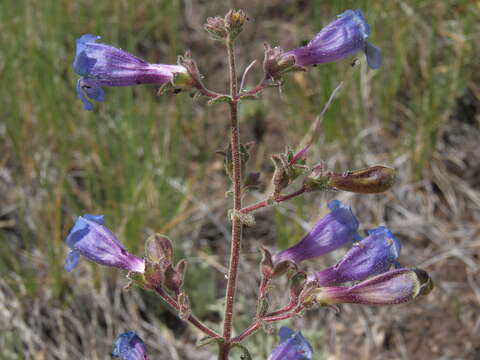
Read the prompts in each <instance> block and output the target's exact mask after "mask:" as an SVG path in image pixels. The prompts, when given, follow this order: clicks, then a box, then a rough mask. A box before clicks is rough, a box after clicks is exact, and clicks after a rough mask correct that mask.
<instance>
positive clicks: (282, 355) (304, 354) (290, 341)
mask: <svg viewBox="0 0 480 360" xmlns="http://www.w3.org/2000/svg"><path fill="white" fill-rule="evenodd" d="M278 334H279V335H280V345H278V346H277V347H276V348H275V349H273V351H272V353H271V354H270V356H269V357H268V360H312V358H313V350H312V346H311V345H310V344H309V342H308V341H307V340H305V338H304V337H303V335H302V333H301V332H299V331H298V332H294V331H293V330H291V329H289V328H287V327H282V328H280V331H279V332H278Z"/></svg>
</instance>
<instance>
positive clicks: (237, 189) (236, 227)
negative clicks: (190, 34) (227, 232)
mask: <svg viewBox="0 0 480 360" xmlns="http://www.w3.org/2000/svg"><path fill="white" fill-rule="evenodd" d="M226 42H227V52H228V67H229V70H230V97H231V101H230V119H231V133H230V142H231V148H232V160H233V174H232V182H233V210H234V211H233V212H232V244H231V250H230V263H229V267H228V281H227V291H226V295H225V313H224V320H223V340H224V342H223V343H222V344H220V352H219V355H218V359H219V360H227V359H228V354H229V352H230V347H231V335H232V321H233V307H234V302H235V291H236V288H237V273H238V263H239V259H240V248H241V242H242V224H241V222H240V218H239V217H238V214H237V212H238V211H240V209H241V208H242V194H241V179H242V174H241V159H240V139H239V138H240V134H239V128H238V113H237V104H238V92H237V75H236V70H235V53H234V49H233V40H232V39H230V38H227V41H226Z"/></svg>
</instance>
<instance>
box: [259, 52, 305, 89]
mask: <svg viewBox="0 0 480 360" xmlns="http://www.w3.org/2000/svg"><path fill="white" fill-rule="evenodd" d="M264 48H265V53H264V59H263V71H264V73H265V78H266V79H273V80H280V79H281V77H282V76H283V75H284V74H286V73H289V72H294V71H306V68H304V67H303V66H299V65H297V64H296V62H295V56H293V55H287V56H285V55H284V51H283V50H282V49H281V48H280V47H278V46H276V47H273V48H272V47H271V46H270V44H268V43H264Z"/></svg>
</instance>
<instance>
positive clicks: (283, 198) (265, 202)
mask: <svg viewBox="0 0 480 360" xmlns="http://www.w3.org/2000/svg"><path fill="white" fill-rule="evenodd" d="M305 191H306V189H305V188H301V189H299V190H297V191H295V192H293V193H291V194H288V195H280V196H277V198H276V199H274V201H276V202H282V201H287V200H290V199H291V198H294V197H296V196H299V195H302V194H303V193H305ZM269 204H270V202H269V200H263V201H259V202H257V203H255V204H253V205H250V206H247V207H244V208H243V209H241V210H240V212H242V213H244V214H247V213H249V212H252V211H255V210H258V209H261V208H264V207H267V206H268V205H269Z"/></svg>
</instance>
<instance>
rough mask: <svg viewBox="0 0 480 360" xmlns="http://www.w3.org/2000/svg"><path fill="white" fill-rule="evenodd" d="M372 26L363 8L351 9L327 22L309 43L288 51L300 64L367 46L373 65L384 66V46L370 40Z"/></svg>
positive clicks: (335, 57) (328, 59) (336, 57)
mask: <svg viewBox="0 0 480 360" xmlns="http://www.w3.org/2000/svg"><path fill="white" fill-rule="evenodd" d="M369 34H370V27H369V25H368V23H367V22H366V20H365V18H364V17H363V15H362V12H361V11H360V10H347V11H345V12H343V13H342V14H340V15H338V16H337V20H335V21H332V22H331V23H329V24H328V25H327V26H325V27H324V28H323V29H322V30H321V31H320V32H319V33H318V34H317V35H316V36H315V37H314V38H313V39H312V40H311V41H310V42H309V43H308V44H307V45H306V46H304V47H301V48H297V49H293V50H290V51H288V52H285V53H284V54H283V56H291V55H293V56H294V57H295V64H296V65H301V66H305V65H314V64H322V63H329V62H333V61H337V60H340V59H343V58H345V57H347V56H350V55H353V54H355V53H356V52H358V51H360V50H363V51H364V52H365V55H366V56H367V64H368V66H369V67H370V68H372V69H377V68H379V67H380V65H381V62H382V57H381V54H380V49H379V48H377V47H376V46H374V45H372V44H370V43H368V42H367V41H366V40H367V38H368V35H369Z"/></svg>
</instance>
